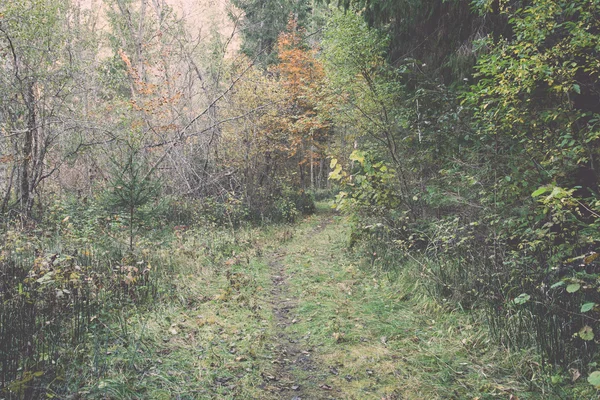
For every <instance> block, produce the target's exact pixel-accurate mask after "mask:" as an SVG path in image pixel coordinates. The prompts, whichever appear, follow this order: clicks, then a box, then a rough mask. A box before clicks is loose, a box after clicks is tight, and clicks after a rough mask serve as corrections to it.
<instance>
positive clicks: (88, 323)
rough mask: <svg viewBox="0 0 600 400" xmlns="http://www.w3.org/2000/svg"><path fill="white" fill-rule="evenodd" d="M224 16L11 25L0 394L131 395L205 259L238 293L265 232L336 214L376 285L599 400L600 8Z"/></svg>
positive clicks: (0, 11)
mask: <svg viewBox="0 0 600 400" xmlns="http://www.w3.org/2000/svg"><path fill="white" fill-rule="evenodd" d="M232 3H233V5H234V6H236V7H237V8H231V10H230V18H231V19H232V21H233V23H232V27H233V33H231V32H229V33H227V34H223V33H222V32H223V29H222V26H218V25H217V23H216V22H215V23H214V24H212V25H210V24H208V25H207V26H202V27H201V29H200V27H198V26H194V24H193V23H192V22H190V20H188V19H186V18H184V17H181V16H180V15H178V13H177V12H176V11H175V10H174V9H173V8H172V7H170V6H169V5H167V2H165V1H153V2H148V1H146V0H104V1H103V2H102V4H98V5H96V4H94V5H93V6H91V7H82V6H81V4H80V3H79V2H76V1H71V0H52V1H51V0H15V1H11V2H3V3H2V5H0V55H1V58H0V60H1V63H0V133H1V135H2V136H0V221H1V226H0V234H1V235H2V237H3V240H2V241H0V390H2V392H1V393H2V394H1V395H0V397H7V398H37V397H44V396H46V397H52V396H54V397H58V398H63V397H65V396H66V395H67V394H71V393H76V392H78V391H79V393H80V395H81V394H82V393H83V395H87V396H89V397H90V398H94V397H97V398H116V397H122V398H127V396H128V395H130V394H128V393H127V392H119V390H120V389H118V390H117V389H115V390H116V391H115V392H114V393H108V392H107V390H108V389H106V388H107V387H112V386H110V384H109V383H106V382H108V381H106V380H105V379H104V378H106V376H107V374H108V370H109V369H110V368H115V367H116V368H123V369H124V370H132V369H133V370H137V368H138V364H136V363H140V362H142V361H139V359H138V358H137V354H138V353H139V352H138V350H140V346H143V341H142V340H141V339H140V340H136V339H135V335H131V334H130V333H128V329H129V328H128V326H129V322H128V321H129V320H130V319H131V318H132V316H133V315H138V314H141V313H142V312H152V310H153V309H157V308H159V306H160V305H161V304H167V303H168V302H174V301H176V302H181V304H186V305H187V304H192V303H194V304H195V303H196V302H200V303H202V302H203V300H202V299H200V300H198V299H197V298H195V297H194V295H193V294H190V293H191V291H192V290H194V289H197V288H190V287H187V286H186V285H185V284H184V283H181V281H180V279H181V277H183V276H185V275H186V274H192V273H194V272H188V270H190V271H191V269H193V267H192V262H191V261H190V259H191V258H195V259H197V260H199V261H198V262H199V263H201V264H202V265H203V266H205V267H207V268H208V267H210V268H213V269H214V270H215V271H219V268H224V270H223V271H221V272H223V276H224V278H223V279H224V280H225V281H229V282H230V283H231V286H232V287H237V289H236V290H238V292H239V291H240V290H241V289H240V285H241V283H239V282H238V283H235V281H236V279H238V278H240V277H241V276H242V275H232V274H233V272H232V271H231V270H230V269H229V268H231V267H232V266H239V265H241V254H245V257H247V260H246V264H247V265H251V264H252V262H251V261H250V257H251V256H252V257H254V256H256V257H260V256H261V254H260V253H261V251H260V249H259V247H260V246H259V245H258V242H257V241H255V240H254V239H252V238H251V235H250V232H254V233H256V232H255V231H256V229H257V227H263V228H264V229H265V230H267V231H268V229H267V227H268V226H269V225H270V224H281V223H293V222H295V221H297V220H298V219H299V217H301V216H302V215H308V214H311V213H313V212H314V211H315V204H314V201H315V199H316V200H322V199H326V198H330V199H332V198H334V197H335V199H334V203H333V206H334V207H335V208H337V209H338V210H340V211H342V212H344V213H346V215H348V216H349V218H350V220H351V221H352V230H351V234H350V237H349V241H348V247H349V248H351V249H352V251H353V254H354V255H355V256H356V257H359V259H360V260H362V264H363V265H364V267H365V268H367V269H370V270H371V271H372V272H373V273H374V274H386V275H387V276H388V277H389V279H390V280H391V281H394V280H396V279H403V278H402V276H404V275H403V271H404V270H406V269H408V266H409V265H410V266H411V268H415V266H418V274H412V275H411V276H412V278H411V279H419V280H420V282H421V283H420V285H421V286H422V288H423V290H425V291H426V292H427V294H428V296H430V297H431V298H433V299H435V300H436V301H437V302H438V303H439V305H440V306H441V307H442V308H443V309H444V310H446V311H447V312H456V311H457V310H460V311H461V312H465V313H468V314H469V315H472V316H473V318H479V319H481V320H484V321H485V324H486V329H487V332H488V334H489V336H490V337H491V338H493V339H494V341H493V342H490V344H489V346H500V347H502V348H505V349H510V350H512V351H517V350H523V351H525V350H529V349H535V354H536V356H534V357H536V358H535V360H536V361H535V362H536V363H538V365H539V366H540V368H542V370H543V371H549V372H547V373H548V377H549V378H548V380H549V381H548V382H547V383H548V385H563V386H565V388H566V387H570V386H575V387H581V386H583V387H584V389H583V390H584V391H585V390H587V392H586V393H592V392H594V393H595V391H596V389H598V388H600V371H599V370H600V367H599V366H598V362H600V360H599V357H600V353H599V349H598V336H599V335H600V324H599V323H598V321H599V318H600V257H598V255H599V254H600V250H599V249H598V244H599V243H600V220H599V219H600V197H599V196H600V193H599V185H598V165H597V164H598V162H599V161H598V157H599V156H600V63H599V62H598V60H599V59H600V2H598V1H596V0H591V1H590V0H570V1H567V0H533V1H513V0H500V1H490V0H448V1H433V0H420V1H417V0H402V1H397V0H345V1H341V2H339V4H329V5H328V4H324V3H323V2H313V1H291V2H281V1H265V2H263V1H250V0H248V1H246V0H232ZM209 25H210V26H209ZM237 29H239V30H240V31H239V32H238V31H237ZM238 36H239V37H241V46H240V49H239V50H238V49H237V48H236V46H235V43H237V42H238V40H239V39H238ZM236 271H237V270H236ZM238 272H239V271H238ZM238 272H235V274H237V273H238ZM215 273H217V274H218V272H215ZM240 273H241V272H240ZM415 276H418V278H415ZM240 279H241V278H240ZM235 285H237V286H235ZM253 285H254V283H253ZM258 286H259V284H256V285H254V286H252V287H253V288H254V289H256V287H258ZM254 289H253V290H254ZM228 290H229V289H228ZM238 294H240V296H241V292H240V293H238ZM252 310H253V312H255V313H258V314H260V313H262V311H257V310H259V308H252ZM141 324H142V325H143V323H141ZM170 329H174V330H175V331H177V328H176V327H174V326H171V327H170ZM257 329H258V328H257ZM116 348H119V349H120V350H119V351H124V352H125V353H123V354H121V353H120V354H119V357H120V358H119V359H118V360H115V359H114V358H111V357H112V356H111V357H108V356H110V355H112V354H113V353H114V349H116ZM124 349H125V350H124ZM140 354H141V353H140ZM72 361H75V362H74V363H71V362H72ZM69 368H74V369H69ZM75 370H77V375H78V376H80V377H81V378H77V379H70V378H67V376H68V375H69V374H73V371H75ZM533 375H535V372H534V373H533V374H532V376H525V377H523V379H525V380H527V379H529V381H530V382H534V381H536V379H537V377H535V376H533ZM98 382H104V383H103V385H105V386H102V387H100V386H101V385H100V384H99V383H98ZM536 382H537V381H536ZM106 385H108V386H106ZM532 385H533V384H532ZM536 385H537V383H536ZM115 387H116V386H115ZM541 387H544V385H543V384H542V385H541ZM565 390H567V389H565ZM81 391H83V392H81ZM103 396H104V397H103ZM590 396H591V394H590Z"/></svg>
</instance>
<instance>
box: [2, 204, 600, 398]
mask: <svg viewBox="0 0 600 400" xmlns="http://www.w3.org/2000/svg"><path fill="white" fill-rule="evenodd" d="M349 229H350V226H349V224H348V223H347V221H346V219H345V218H344V217H342V216H339V215H334V214H332V213H331V212H330V210H329V209H328V208H327V206H326V205H325V204H323V203H321V204H319V205H318V209H317V214H316V215H313V216H310V217H307V218H305V219H304V220H303V221H302V222H301V223H299V224H297V225H294V226H290V225H280V226H276V227H270V228H263V229H258V228H242V229H238V230H236V231H231V230H220V229H214V230H207V229H205V228H203V227H194V228H191V229H189V230H187V231H184V232H177V233H176V234H175V236H173V237H172V238H171V240H169V241H168V242H167V243H168V245H165V246H163V247H160V248H156V249H151V250H149V251H151V252H152V259H153V260H154V261H153V266H152V268H153V269H154V271H155V273H156V274H158V275H159V276H160V279H161V280H162V282H161V283H160V284H157V288H158V289H157V290H158V291H159V293H158V294H157V296H156V297H155V301H154V302H153V303H151V304H140V305H137V306H136V305H133V304H127V305H123V306H117V305H116V304H115V307H114V308H113V309H104V310H101V312H100V313H99V314H98V315H95V316H94V317H93V321H92V322H91V323H90V325H89V327H88V329H87V330H86V332H85V335H87V337H86V340H84V341H81V342H79V343H77V344H76V345H74V346H72V348H70V349H69V351H68V352H66V353H64V354H61V355H60V358H59V359H57V360H56V362H57V363H60V364H61V365H64V369H63V370H62V371H63V372H62V373H61V374H58V375H57V376H56V378H55V379H54V381H52V382H50V383H45V385H46V386H45V388H44V390H43V391H40V392H43V393H45V395H46V397H48V398H51V397H52V396H54V397H55V398H72V399H75V398H86V399H267V400H268V399H280V398H286V396H287V397H289V398H293V397H294V395H295V392H289V390H288V391H282V389H281V387H282V386H286V385H287V386H292V385H295V386H294V387H300V386H301V389H299V390H300V391H301V392H298V397H300V398H302V399H304V398H307V399H308V398H310V399H312V398H330V397H331V398H343V399H377V400H381V399H384V400H392V399H480V400H483V399H508V398H511V396H513V397H512V399H517V398H518V399H571V398H574V399H588V398H589V399H591V398H597V392H596V390H595V389H593V388H592V387H591V386H589V385H588V384H587V383H585V382H584V379H583V378H580V379H579V381H577V382H576V383H575V384H572V383H570V380H569V374H568V372H567V371H565V372H560V371H551V370H549V369H547V370H544V369H542V368H541V366H540V360H539V358H538V357H537V356H536V355H535V354H536V353H535V351H533V350H530V351H510V350H508V349H505V348H501V347H499V346H498V345H496V344H495V343H494V342H493V341H492V340H490V338H489V335H488V331H487V328H486V325H485V323H484V321H483V319H482V318H481V317H480V316H479V315H477V314H472V313H471V314H469V313H465V312H463V311H461V310H459V309H452V308H450V307H449V306H448V305H440V304H439V303H438V302H436V301H434V300H433V299H432V298H431V297H430V296H429V295H428V294H427V293H428V292H427V290H426V285H427V284H428V283H427V282H426V281H424V280H423V278H422V277H421V274H420V268H421V267H420V266H419V265H416V264H406V265H402V266H398V273H397V274H395V276H394V278H393V279H388V278H387V276H385V275H383V274H377V273H375V272H373V271H371V270H368V269H365V268H363V267H361V265H362V264H361V262H360V260H357V259H356V258H355V257H354V256H353V255H352V254H351V253H349V251H348V249H347V241H348V238H349ZM275 267H277V268H275ZM279 268H280V270H279ZM278 271H283V273H284V274H285V277H284V279H283V286H282V288H283V289H281V291H280V292H277V293H279V294H275V293H276V291H275V288H274V283H273V282H274V280H273V278H274V274H279V273H280V272H278ZM281 302H286V303H287V302H289V304H291V305H292V306H291V308H290V314H291V315H290V316H289V321H290V322H289V323H285V324H283V326H282V319H281V318H280V317H277V315H276V313H275V310H276V308H277V307H278V306H279V304H278V303H281ZM278 318H279V319H278ZM287 341H289V342H290V343H291V342H293V343H294V345H293V346H294V351H296V350H297V351H298V354H295V355H294V354H284V355H283V356H282V355H281V351H282V348H283V349H284V350H285V346H286V342H287ZM290 349H292V348H291V347H290V348H288V349H287V350H290ZM300 350H302V351H301V352H300ZM282 357H289V358H290V359H291V358H293V357H295V358H294V360H300V359H302V358H304V359H309V360H310V362H307V363H304V364H302V363H298V364H295V361H294V362H293V363H291V364H289V365H290V366H289V367H288V370H285V369H282V367H281V365H280V361H281V359H282ZM289 374H292V375H291V376H290V375H289ZM36 379H38V378H37V377H36V378H34V379H33V380H32V381H31V382H33V383H31V382H30V383H29V384H38V381H37V380H36ZM284 381H289V383H288V382H284ZM300 394H301V395H300ZM288 395H289V396H288ZM0 397H1V396H0ZM9 398H19V396H18V395H16V394H15V393H13V395H12V397H10V396H9ZM21 398H23V396H21Z"/></svg>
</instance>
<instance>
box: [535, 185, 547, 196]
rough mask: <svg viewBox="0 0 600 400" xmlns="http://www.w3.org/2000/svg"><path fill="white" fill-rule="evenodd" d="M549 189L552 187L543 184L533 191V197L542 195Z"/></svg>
mask: <svg viewBox="0 0 600 400" xmlns="http://www.w3.org/2000/svg"><path fill="white" fill-rule="evenodd" d="M549 190H550V188H549V187H548V186H542V187H541V188H539V189H538V190H536V191H535V192H533V193H531V197H538V196H539V195H542V194H544V193H546V192H547V191H549Z"/></svg>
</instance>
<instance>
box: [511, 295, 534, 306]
mask: <svg viewBox="0 0 600 400" xmlns="http://www.w3.org/2000/svg"><path fill="white" fill-rule="evenodd" d="M530 298H531V296H530V295H528V294H527V293H521V294H520V295H518V296H517V297H515V299H514V300H513V301H514V302H515V304H519V305H520V304H525V303H527V301H528V300H529V299H530Z"/></svg>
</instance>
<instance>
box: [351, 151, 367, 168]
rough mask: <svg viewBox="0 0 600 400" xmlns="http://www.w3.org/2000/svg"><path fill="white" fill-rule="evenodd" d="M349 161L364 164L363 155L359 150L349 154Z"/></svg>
mask: <svg viewBox="0 0 600 400" xmlns="http://www.w3.org/2000/svg"><path fill="white" fill-rule="evenodd" d="M350 160H352V161H358V162H359V163H360V164H361V165H362V164H364V162H365V153H363V152H362V151H360V150H354V151H353V152H352V154H350Z"/></svg>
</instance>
